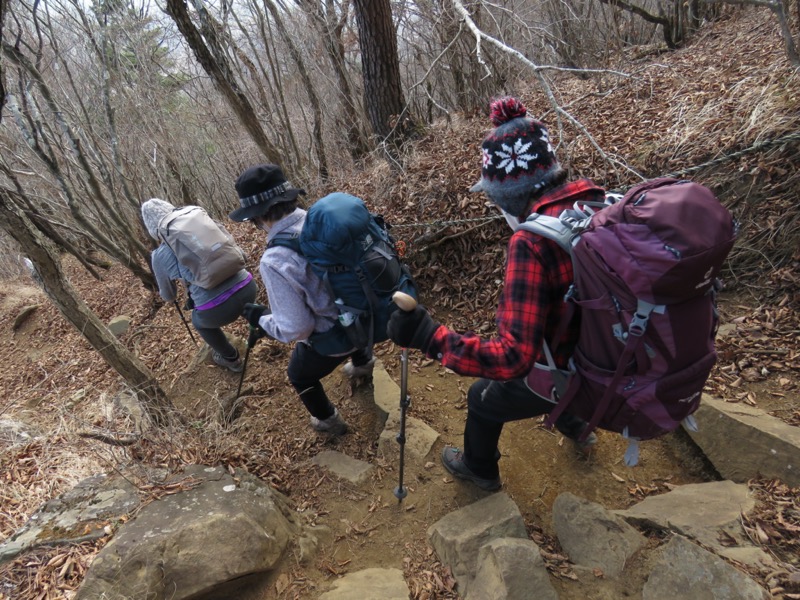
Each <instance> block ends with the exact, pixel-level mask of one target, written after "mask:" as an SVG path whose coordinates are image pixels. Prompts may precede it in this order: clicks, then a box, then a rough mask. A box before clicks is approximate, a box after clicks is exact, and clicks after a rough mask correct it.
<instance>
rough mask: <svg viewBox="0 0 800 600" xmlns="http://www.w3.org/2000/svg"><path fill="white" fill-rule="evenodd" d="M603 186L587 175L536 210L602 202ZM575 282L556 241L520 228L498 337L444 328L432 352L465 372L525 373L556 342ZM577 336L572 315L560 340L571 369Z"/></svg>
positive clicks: (559, 358)
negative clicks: (544, 345)
mask: <svg viewBox="0 0 800 600" xmlns="http://www.w3.org/2000/svg"><path fill="white" fill-rule="evenodd" d="M603 195H604V190H603V189H602V188H600V187H598V186H597V185H595V184H594V182H592V181H590V180H588V179H580V180H578V181H574V182H571V183H567V184H565V185H562V186H561V187H558V188H556V189H554V190H552V191H550V192H548V193H546V194H544V195H543V196H542V197H541V198H540V199H539V201H538V202H536V203H535V204H534V205H533V207H532V209H531V213H533V212H538V213H541V214H545V215H553V216H558V215H559V214H560V213H561V211H563V210H564V209H565V208H571V207H572V205H573V204H574V203H575V202H576V201H602V200H603ZM571 283H572V262H571V260H570V258H569V255H568V254H567V253H566V252H564V250H562V249H561V248H560V247H559V246H558V245H557V244H556V243H555V242H553V241H551V240H546V239H544V238H542V237H540V236H538V235H536V234H534V233H531V232H529V231H523V230H519V231H517V232H515V233H514V235H512V236H511V240H510V241H509V243H508V257H507V261H506V275H505V281H504V283H503V290H502V293H501V295H500V303H499V305H498V308H497V337H494V338H491V339H484V338H481V337H479V336H477V335H475V334H474V333H465V334H460V333H456V332H455V331H452V330H450V329H448V328H447V327H440V328H439V329H437V330H436V333H435V334H434V336H433V338H432V340H431V343H430V346H428V352H427V355H428V356H429V357H430V358H435V359H438V360H439V361H441V363H442V364H443V365H444V366H445V367H447V368H449V369H452V370H453V371H455V372H456V373H458V374H460V375H466V376H470V377H484V378H486V379H493V380H497V381H508V380H510V379H516V378H519V377H524V376H525V375H527V374H528V372H529V371H530V370H531V368H533V364H534V362H546V361H545V359H544V354H543V350H542V342H543V341H544V340H547V341H548V342H552V341H553V340H552V338H553V336H555V334H556V329H557V328H558V324H559V323H560V321H561V316H562V314H563V311H564V295H565V294H566V292H567V290H568V289H569V286H570V284H571ZM577 336H578V323H577V319H573V322H572V323H570V327H569V328H568V330H567V333H566V335H565V339H564V340H562V341H561V342H560V343H559V346H558V351H557V352H556V355H555V357H554V358H555V360H556V364H558V366H560V367H566V365H567V361H568V360H569V357H570V356H571V354H572V351H573V349H574V347H575V342H576V341H577Z"/></svg>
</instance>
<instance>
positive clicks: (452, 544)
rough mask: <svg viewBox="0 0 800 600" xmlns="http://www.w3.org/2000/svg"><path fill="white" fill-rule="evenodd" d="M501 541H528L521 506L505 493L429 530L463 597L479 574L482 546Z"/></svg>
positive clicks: (457, 512)
mask: <svg viewBox="0 0 800 600" xmlns="http://www.w3.org/2000/svg"><path fill="white" fill-rule="evenodd" d="M498 538H522V539H528V532H527V531H526V529H525V523H524V521H523V520H522V515H521V514H520V512H519V509H518V508H517V505H516V504H514V502H513V501H512V500H511V498H509V497H508V496H507V495H506V494H504V493H502V492H499V493H496V494H492V495H490V496H487V497H486V498H483V499H482V500H478V501H477V502H473V503H472V504H470V505H468V506H465V507H464V508H462V509H460V510H457V511H454V512H452V513H450V514H448V515H446V516H444V517H442V518H441V519H439V520H438V521H437V522H436V523H434V524H433V525H431V526H430V527H429V528H428V539H429V540H430V542H431V545H432V546H433V549H434V550H435V551H436V554H437V556H438V557H439V560H440V561H441V562H442V563H443V564H445V565H449V566H450V569H451V571H452V573H453V577H455V578H456V581H457V582H458V589H459V592H460V593H461V594H462V595H464V594H466V593H467V590H468V589H469V585H470V583H471V581H472V578H473V577H474V576H475V572H476V571H477V568H478V553H479V551H480V549H481V546H483V545H484V544H486V543H488V542H491V541H492V540H495V539H498Z"/></svg>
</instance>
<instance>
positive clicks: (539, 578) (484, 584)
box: [465, 538, 558, 600]
mask: <svg viewBox="0 0 800 600" xmlns="http://www.w3.org/2000/svg"><path fill="white" fill-rule="evenodd" d="M488 598H491V599H492V600H558V594H557V593H556V590H555V589H554V588H553V585H552V584H551V583H550V576H549V575H548V574H547V569H546V568H545V566H544V560H542V556H541V554H539V547H538V546H537V545H536V544H535V543H534V542H533V541H532V540H529V539H524V540H523V539H520V538H502V539H497V540H493V541H491V542H489V543H488V544H484V545H483V546H482V547H481V549H480V551H479V552H478V573H477V575H476V576H475V580H474V581H473V582H472V584H471V585H470V586H469V593H468V594H467V595H466V597H465V600H487V599H488Z"/></svg>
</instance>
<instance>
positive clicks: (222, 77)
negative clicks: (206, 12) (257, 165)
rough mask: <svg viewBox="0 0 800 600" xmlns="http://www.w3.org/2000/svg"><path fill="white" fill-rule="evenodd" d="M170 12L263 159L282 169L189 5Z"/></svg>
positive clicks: (177, 1)
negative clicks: (264, 157)
mask: <svg viewBox="0 0 800 600" xmlns="http://www.w3.org/2000/svg"><path fill="white" fill-rule="evenodd" d="M167 12H168V13H169V15H170V16H171V17H172V19H173V20H174V21H175V24H176V25H177V26H178V29H179V30H180V32H181V33H182V34H183V37H184V38H185V39H186V43H188V44H189V47H190V48H191V49H192V51H193V52H194V55H195V58H196V59H197V61H198V62H199V63H200V65H201V66H202V67H203V69H204V70H205V72H206V73H208V75H209V77H211V79H213V80H214V83H215V84H216V86H217V89H219V91H220V92H221V93H222V95H223V96H224V97H225V99H226V100H227V101H228V104H229V105H230V107H231V108H232V109H233V111H234V112H235V113H236V116H237V117H239V121H240V122H241V123H242V126H243V127H244V128H245V130H246V131H247V132H248V133H249V134H250V137H251V138H253V141H254V142H255V143H256V145H257V146H258V147H259V149H260V150H261V151H262V152H263V153H264V156H266V157H267V159H268V160H269V161H270V162H273V163H275V164H276V165H281V166H283V160H282V157H281V154H280V152H279V151H278V149H277V148H276V147H275V146H274V145H273V144H272V142H270V141H269V139H268V138H267V135H266V133H264V130H263V129H262V128H261V124H260V123H259V122H258V119H257V118H256V114H255V111H254V110H253V106H252V105H251V104H250V100H248V99H247V96H245V95H244V93H242V92H241V91H240V90H239V89H238V86H237V85H236V84H235V83H234V82H233V81H231V80H230V73H231V70H230V68H228V66H227V64H222V63H220V62H219V59H220V58H222V57H220V56H217V57H216V58H215V55H214V53H213V52H212V51H211V50H209V47H208V46H207V45H206V43H205V41H203V36H202V35H200V32H199V31H198V30H197V28H196V27H195V26H194V24H193V23H192V19H191V18H190V17H189V11H188V9H187V7H186V3H185V2H183V1H182V0H167ZM211 43H213V41H211Z"/></svg>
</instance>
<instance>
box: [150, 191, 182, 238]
mask: <svg viewBox="0 0 800 600" xmlns="http://www.w3.org/2000/svg"><path fill="white" fill-rule="evenodd" d="M173 210H175V207H174V206H172V204H170V203H169V202H167V201H166V200H161V199H160V198H150V200H148V201H147V202H145V203H144V204H142V221H144V226H145V228H146V229H147V233H149V234H150V237H151V238H153V239H154V240H156V241H159V237H158V224H159V223H160V222H161V219H163V218H164V217H166V216H167V215H168V214H169V213H171V212H172V211H173Z"/></svg>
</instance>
